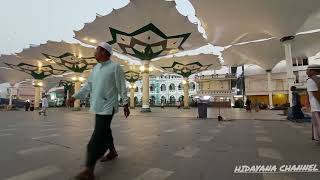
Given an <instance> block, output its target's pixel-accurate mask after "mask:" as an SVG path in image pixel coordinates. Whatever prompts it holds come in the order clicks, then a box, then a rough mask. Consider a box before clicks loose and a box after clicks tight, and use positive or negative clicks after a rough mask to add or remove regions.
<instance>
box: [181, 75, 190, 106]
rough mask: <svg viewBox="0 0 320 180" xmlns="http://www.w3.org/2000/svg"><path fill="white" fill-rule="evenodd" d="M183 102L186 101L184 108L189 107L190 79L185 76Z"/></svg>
mask: <svg viewBox="0 0 320 180" xmlns="http://www.w3.org/2000/svg"><path fill="white" fill-rule="evenodd" d="M183 93H184V94H183V102H184V106H183V108H184V109H189V108H190V107H189V79H188V78H185V79H184V80H183Z"/></svg>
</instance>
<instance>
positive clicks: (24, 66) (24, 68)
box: [0, 55, 66, 80]
mask: <svg viewBox="0 0 320 180" xmlns="http://www.w3.org/2000/svg"><path fill="white" fill-rule="evenodd" d="M0 62H1V64H2V65H5V66H6V67H9V68H11V69H14V70H17V71H21V72H24V73H27V74H29V75H30V76H32V77H33V78H34V79H38V80H42V79H44V78H46V77H48V76H50V75H61V74H63V73H65V72H66V70H64V69H61V68H59V67H57V66H55V65H51V64H48V63H45V62H44V63H42V62H40V61H39V60H35V59H33V60H31V59H29V60H28V59H22V58H20V57H18V56H16V55H2V56H1V57H0Z"/></svg>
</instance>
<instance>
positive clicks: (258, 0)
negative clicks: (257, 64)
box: [190, 0, 320, 46]
mask: <svg viewBox="0 0 320 180" xmlns="http://www.w3.org/2000/svg"><path fill="white" fill-rule="evenodd" d="M190 2H191V3H192V5H193V6H194V8H195V11H196V15H197V17H198V18H199V19H200V22H201V23H202V26H203V27H204V29H205V30H206V33H207V35H208V38H209V40H210V42H211V43H213V44H214V45H218V46H227V45H231V44H236V43H239V42H247V41H252V40H257V39H263V38H268V37H277V38H282V37H285V36H293V35H295V34H296V33H298V32H302V31H309V30H314V29H319V28H320V23H319V21H318V20H319V18H318V17H317V12H318V10H319V8H320V1H319V0H237V1H235V0H190Z"/></svg>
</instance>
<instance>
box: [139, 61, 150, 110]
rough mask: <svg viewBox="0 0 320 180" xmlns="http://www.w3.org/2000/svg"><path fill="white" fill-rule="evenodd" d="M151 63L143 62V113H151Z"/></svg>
mask: <svg viewBox="0 0 320 180" xmlns="http://www.w3.org/2000/svg"><path fill="white" fill-rule="evenodd" d="M149 63H150V62H149V61H143V68H142V69H141V72H142V83H143V84H142V109H141V112H151V109H150V104H149V90H150V88H149V86H150V85H149V72H150V71H149Z"/></svg>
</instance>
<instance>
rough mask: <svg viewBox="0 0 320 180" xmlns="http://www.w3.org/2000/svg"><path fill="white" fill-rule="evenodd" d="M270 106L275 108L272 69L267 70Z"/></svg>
mask: <svg viewBox="0 0 320 180" xmlns="http://www.w3.org/2000/svg"><path fill="white" fill-rule="evenodd" d="M267 76H268V95H269V107H270V108H273V99H272V80H271V70H267Z"/></svg>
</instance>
